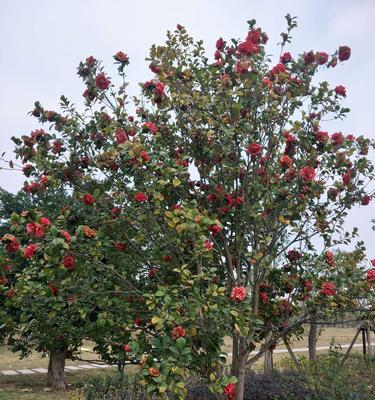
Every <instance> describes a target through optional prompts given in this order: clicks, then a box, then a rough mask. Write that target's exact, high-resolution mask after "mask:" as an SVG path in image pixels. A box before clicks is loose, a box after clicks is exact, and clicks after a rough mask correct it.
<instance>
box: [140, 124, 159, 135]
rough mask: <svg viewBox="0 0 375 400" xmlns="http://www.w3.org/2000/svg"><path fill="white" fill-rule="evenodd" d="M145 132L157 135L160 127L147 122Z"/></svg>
mask: <svg viewBox="0 0 375 400" xmlns="http://www.w3.org/2000/svg"><path fill="white" fill-rule="evenodd" d="M142 128H143V130H145V131H146V132H147V131H148V132H151V133H156V132H157V131H158V127H157V126H156V125H155V124H154V123H153V122H146V123H144V124H143V127H142Z"/></svg>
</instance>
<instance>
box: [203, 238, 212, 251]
mask: <svg viewBox="0 0 375 400" xmlns="http://www.w3.org/2000/svg"><path fill="white" fill-rule="evenodd" d="M203 247H204V248H205V249H206V250H207V251H211V250H212V249H213V248H214V245H213V243H212V242H210V241H209V240H206V241H205V242H204V243H203Z"/></svg>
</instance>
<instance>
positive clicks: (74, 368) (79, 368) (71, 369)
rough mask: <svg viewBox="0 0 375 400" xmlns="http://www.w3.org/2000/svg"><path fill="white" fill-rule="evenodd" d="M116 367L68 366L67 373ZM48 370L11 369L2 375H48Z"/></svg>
mask: <svg viewBox="0 0 375 400" xmlns="http://www.w3.org/2000/svg"><path fill="white" fill-rule="evenodd" d="M114 366H115V365H107V364H93V363H90V364H89V363H87V364H78V365H67V366H66V367H65V372H75V371H83V370H87V369H98V368H111V367H114ZM47 372H48V370H47V368H28V369H10V370H7V371H0V375H5V376H14V375H33V374H46V373H47Z"/></svg>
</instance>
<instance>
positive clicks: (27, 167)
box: [22, 164, 33, 177]
mask: <svg viewBox="0 0 375 400" xmlns="http://www.w3.org/2000/svg"><path fill="white" fill-rule="evenodd" d="M32 170H33V166H32V165H30V164H25V165H24V166H23V167H22V172H23V173H24V175H25V176H27V177H29V176H30V175H31V171H32Z"/></svg>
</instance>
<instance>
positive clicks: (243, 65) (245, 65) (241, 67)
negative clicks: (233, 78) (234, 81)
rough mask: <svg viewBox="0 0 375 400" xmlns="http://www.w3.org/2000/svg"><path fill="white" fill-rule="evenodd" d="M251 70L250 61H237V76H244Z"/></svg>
mask: <svg viewBox="0 0 375 400" xmlns="http://www.w3.org/2000/svg"><path fill="white" fill-rule="evenodd" d="M249 68H250V63H249V61H246V60H239V61H237V64H236V72H237V74H240V75H241V74H244V73H246V72H247V71H248V70H249Z"/></svg>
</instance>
